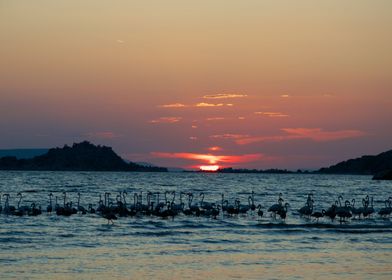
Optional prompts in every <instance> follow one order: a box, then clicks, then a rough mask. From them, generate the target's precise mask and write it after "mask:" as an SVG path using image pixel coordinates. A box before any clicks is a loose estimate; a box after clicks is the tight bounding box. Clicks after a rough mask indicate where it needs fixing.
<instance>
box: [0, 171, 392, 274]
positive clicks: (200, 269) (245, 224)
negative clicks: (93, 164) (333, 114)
mask: <svg viewBox="0 0 392 280" xmlns="http://www.w3.org/2000/svg"><path fill="white" fill-rule="evenodd" d="M123 191H126V193H127V196H126V200H127V205H130V204H132V203H133V198H134V194H135V193H136V194H138V195H140V194H141V195H142V197H143V200H144V201H143V203H145V199H146V193H147V192H148V191H150V192H155V193H157V192H160V193H161V199H163V194H164V193H165V191H167V192H170V194H169V193H167V195H168V196H170V198H169V199H170V200H171V199H173V192H175V193H176V197H175V198H174V199H175V201H176V203H178V201H179V197H180V195H179V194H180V192H184V193H193V197H194V199H193V203H196V204H197V203H198V201H199V200H200V198H201V196H200V193H204V195H205V197H204V200H205V201H208V202H211V203H216V204H221V196H222V194H224V197H225V199H227V200H228V201H229V203H230V204H233V203H234V200H235V199H239V200H240V203H241V204H244V205H246V204H247V203H248V197H249V196H250V195H252V192H253V193H254V201H255V204H256V205H258V204H260V205H261V209H262V210H263V211H264V215H263V217H259V215H258V214H257V211H249V212H248V213H247V214H240V215H233V216H228V215H223V214H219V215H218V216H217V217H216V219H214V218H212V217H196V216H186V215H178V216H176V217H174V218H161V217H154V216H135V217H119V218H118V219H117V220H115V221H114V224H113V225H112V224H108V221H107V220H106V219H105V218H103V217H101V216H99V215H96V214H86V215H83V214H80V213H78V214H75V215H72V216H70V217H64V216H57V215H56V213H51V214H48V213H46V212H45V211H43V212H44V213H43V214H42V215H39V216H22V217H18V216H13V215H5V214H4V213H2V214H0V279H392V221H391V219H390V218H383V217H380V216H379V215H377V211H378V210H379V209H381V208H383V207H385V206H384V201H385V200H386V199H388V197H390V196H392V182H391V181H389V182H388V181H372V180H371V177H370V176H349V175H316V174H218V173H181V172H179V173H127V172H38V171H29V172H24V171H15V172H14V171H1V172H0V192H1V195H2V201H1V204H2V206H3V208H4V203H5V196H4V194H7V193H8V194H9V195H10V198H9V204H10V205H14V206H16V205H17V203H18V197H17V193H18V192H21V193H22V201H21V203H20V205H31V203H36V205H41V207H42V210H46V207H47V205H48V203H49V197H48V194H49V193H52V194H53V199H55V197H56V196H57V199H58V203H60V204H62V203H63V192H66V200H67V201H68V202H70V201H72V202H73V205H76V203H77V199H78V193H80V205H82V206H83V207H85V208H87V207H88V204H90V203H91V204H92V205H93V207H97V205H98V201H99V195H100V194H101V195H102V199H103V195H104V193H105V192H110V193H111V196H110V199H111V200H112V201H114V202H115V201H116V196H117V194H118V193H119V192H123ZM279 193H282V198H283V199H284V203H286V202H287V203H289V208H288V212H287V218H286V219H285V220H282V219H280V218H279V217H277V218H274V217H273V216H271V213H269V212H268V211H267V210H268V208H269V207H270V206H271V205H273V204H275V203H277V200H278V198H279ZM310 193H311V194H313V200H314V210H315V211H321V209H327V208H328V207H330V206H331V204H333V203H335V201H336V200H338V197H339V196H340V195H341V196H342V197H343V201H345V200H349V201H350V202H351V201H352V199H355V200H356V207H360V206H362V199H363V198H365V197H366V196H367V195H368V196H369V197H370V198H372V197H373V203H374V209H375V211H376V213H375V214H373V215H372V216H371V217H369V218H360V219H359V218H355V219H350V220H349V221H347V222H344V223H340V222H339V221H331V220H330V219H327V218H321V219H320V220H319V221H317V220H315V219H313V218H307V217H301V216H300V215H299V213H298V211H297V210H298V209H299V208H301V207H302V206H304V205H305V203H306V200H307V196H308V194H310ZM183 200H184V201H185V204H187V196H185V195H184V196H183Z"/></svg>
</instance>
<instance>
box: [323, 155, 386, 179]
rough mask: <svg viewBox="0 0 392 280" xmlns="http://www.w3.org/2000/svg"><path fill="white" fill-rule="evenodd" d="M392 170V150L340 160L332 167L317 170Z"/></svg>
mask: <svg viewBox="0 0 392 280" xmlns="http://www.w3.org/2000/svg"><path fill="white" fill-rule="evenodd" d="M391 170H392V150H389V151H387V152H383V153H381V154H378V155H375V156H362V157H360V158H355V159H350V160H346V161H342V162H339V163H338V164H335V165H332V166H330V167H326V168H321V169H319V170H318V171H317V172H318V173H325V174H357V175H376V174H384V173H385V174H386V173H387V172H388V171H391Z"/></svg>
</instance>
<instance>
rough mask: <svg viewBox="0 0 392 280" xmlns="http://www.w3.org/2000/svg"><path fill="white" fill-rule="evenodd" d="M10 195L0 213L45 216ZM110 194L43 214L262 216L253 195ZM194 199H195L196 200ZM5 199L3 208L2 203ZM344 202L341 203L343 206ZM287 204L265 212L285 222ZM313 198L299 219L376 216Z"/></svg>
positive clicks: (387, 204) (54, 205)
mask: <svg viewBox="0 0 392 280" xmlns="http://www.w3.org/2000/svg"><path fill="white" fill-rule="evenodd" d="M10 197H11V196H10V194H8V193H6V194H3V195H1V194H0V213H2V214H5V215H14V216H25V215H26V216H38V215H41V214H43V213H44V211H43V210H42V207H41V205H40V204H37V203H34V202H33V203H30V204H29V205H23V203H22V201H23V194H22V193H21V192H18V193H17V194H16V200H17V202H16V206H13V205H11V204H10ZM112 197H113V196H112V194H111V193H109V192H106V193H104V194H103V195H101V194H100V195H99V199H98V202H97V203H96V204H94V203H89V204H88V206H87V207H84V206H82V205H81V194H80V193H77V199H76V203H74V202H73V201H71V200H70V199H69V197H68V195H67V193H66V192H63V193H62V194H61V196H54V195H53V193H49V194H48V205H47V207H46V213H47V214H49V215H50V214H52V213H55V214H56V215H58V216H71V215H75V214H80V215H86V214H95V215H99V216H101V217H103V218H105V219H106V220H107V221H108V224H109V223H112V224H113V223H114V222H113V221H114V220H117V219H118V217H133V216H139V217H140V216H156V217H160V218H174V217H175V216H178V215H185V216H195V217H206V218H213V219H216V218H217V217H218V216H219V215H224V216H234V215H235V216H238V215H255V216H256V215H257V217H259V218H262V217H263V215H264V212H263V210H262V208H263V207H262V205H261V204H257V205H256V204H255V193H254V192H253V191H252V192H251V193H250V194H249V196H248V197H247V203H244V204H242V203H241V201H240V199H238V198H236V199H234V201H232V203H230V202H229V200H228V199H225V195H224V194H222V195H221V200H220V201H206V200H205V194H204V193H203V192H201V193H199V194H198V195H197V194H193V193H191V192H188V193H186V192H180V193H179V195H178V196H177V192H175V191H171V192H169V191H166V192H164V193H160V192H147V193H146V194H145V195H144V196H143V192H135V193H133V195H132V196H130V197H131V198H132V200H133V201H132V202H129V201H127V197H128V193H127V192H126V191H121V192H119V193H118V194H117V195H116V196H115V198H112ZM195 197H196V198H195ZM2 198H3V199H4V204H3V203H2V201H1V199H2ZM343 201H344V202H343ZM289 207H290V204H289V203H288V202H285V200H284V199H283V194H282V193H280V194H279V195H278V199H277V202H276V203H275V204H273V205H271V206H270V207H269V208H268V209H267V211H268V212H269V213H270V216H271V217H272V219H281V220H283V221H284V220H285V219H286V218H287V215H288V210H289ZM314 208H315V207H314V195H313V194H308V195H307V199H306V202H305V204H304V206H303V207H301V208H300V209H298V210H297V211H296V213H297V214H299V215H300V216H301V217H304V218H308V219H312V218H313V220H314V221H316V222H319V219H321V218H329V219H330V220H331V222H333V221H334V220H335V219H336V220H339V222H340V223H346V222H348V221H349V220H350V219H353V218H357V219H361V217H362V218H370V217H371V216H372V215H373V214H375V213H376V210H375V209H374V205H373V197H371V198H370V197H369V196H368V195H367V196H365V197H364V198H363V199H362V205H361V206H359V207H356V204H355V199H352V200H351V201H350V200H344V199H343V197H342V196H339V197H338V198H337V200H336V201H335V202H334V203H332V204H331V206H330V207H329V208H327V209H326V210H325V209H321V210H319V211H315V209H314ZM377 213H378V215H379V216H380V217H382V218H389V217H390V215H391V213H392V197H389V198H388V199H386V200H385V201H384V205H383V207H381V208H380V209H379V210H378V212H377Z"/></svg>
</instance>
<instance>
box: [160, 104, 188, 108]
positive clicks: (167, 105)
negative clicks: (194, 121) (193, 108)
mask: <svg viewBox="0 0 392 280" xmlns="http://www.w3.org/2000/svg"><path fill="white" fill-rule="evenodd" d="M159 107H162V108H184V107H187V105H185V104H182V103H173V104H165V105H160V106H159Z"/></svg>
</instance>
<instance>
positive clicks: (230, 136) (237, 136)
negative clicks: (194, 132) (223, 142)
mask: <svg viewBox="0 0 392 280" xmlns="http://www.w3.org/2000/svg"><path fill="white" fill-rule="evenodd" d="M210 137H211V138H218V139H241V138H247V137H250V135H249V134H231V133H225V134H215V135H211V136H210Z"/></svg>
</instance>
